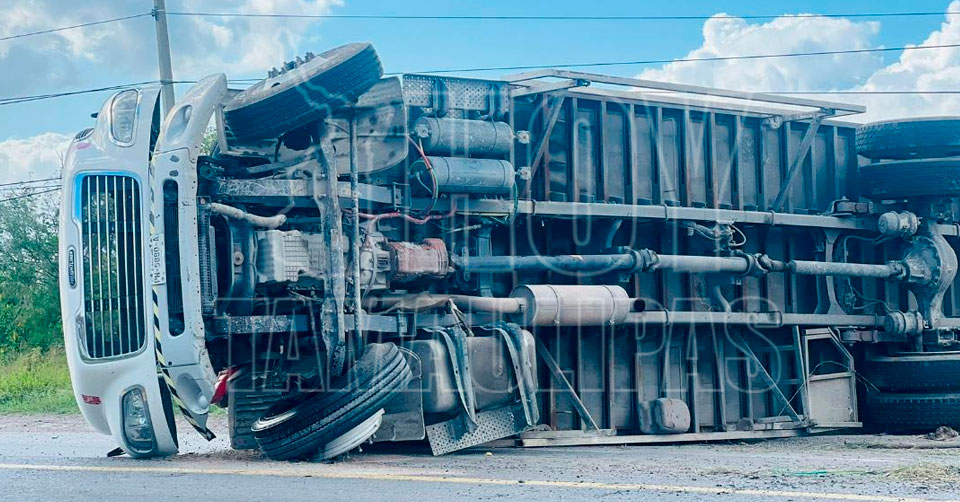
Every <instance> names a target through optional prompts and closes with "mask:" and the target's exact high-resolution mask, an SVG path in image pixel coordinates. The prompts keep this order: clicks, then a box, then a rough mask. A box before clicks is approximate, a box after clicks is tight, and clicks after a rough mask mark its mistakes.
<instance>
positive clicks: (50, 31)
mask: <svg viewBox="0 0 960 502" xmlns="http://www.w3.org/2000/svg"><path fill="white" fill-rule="evenodd" d="M152 15H153V12H144V13H141V14H133V15H130V16H123V17H115V18H112V19H102V20H100V21H91V22H89V23H80V24H74V25H70V26H61V27H59V28H50V29H49V30H39V31H31V32H27V33H19V34H17V35H8V36H6V37H0V42H3V41H5V40H13V39H16V38H23V37H32V36H34V35H45V34H47V33H56V32H58V31H66V30H73V29H77V28H86V27H88V26H97V25H100V24H107V23H117V22H120V21H127V20H129V19H136V18H138V17H146V16H152Z"/></svg>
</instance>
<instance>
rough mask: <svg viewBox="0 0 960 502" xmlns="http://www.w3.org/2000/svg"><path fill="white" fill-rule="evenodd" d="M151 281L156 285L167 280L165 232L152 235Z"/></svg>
mask: <svg viewBox="0 0 960 502" xmlns="http://www.w3.org/2000/svg"><path fill="white" fill-rule="evenodd" d="M150 282H151V283H152V284H153V285H154V286H157V285H160V284H165V283H166V282H167V267H166V264H165V263H164V259H163V234H157V235H151V236H150Z"/></svg>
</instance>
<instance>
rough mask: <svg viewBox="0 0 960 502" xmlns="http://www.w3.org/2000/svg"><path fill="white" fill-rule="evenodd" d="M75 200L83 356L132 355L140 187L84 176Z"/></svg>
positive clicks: (138, 327) (139, 302)
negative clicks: (80, 252)
mask: <svg viewBox="0 0 960 502" xmlns="http://www.w3.org/2000/svg"><path fill="white" fill-rule="evenodd" d="M79 196H80V200H79V201H78V202H79V204H80V224H81V233H82V235H83V293H84V295H83V296H84V318H85V320H86V329H85V332H84V335H83V338H84V343H85V346H86V353H87V356H88V357H90V358H92V359H101V358H110V357H117V356H122V355H124V354H129V353H131V352H136V351H138V350H139V349H140V348H141V347H143V344H144V341H145V338H144V336H145V332H146V326H145V320H144V310H143V309H144V307H143V305H144V301H143V295H144V289H143V287H144V285H143V235H142V230H141V221H140V185H139V184H138V183H137V181H136V180H135V179H134V178H132V177H129V176H122V175H93V176H84V177H83V179H82V182H81V186H80V193H79Z"/></svg>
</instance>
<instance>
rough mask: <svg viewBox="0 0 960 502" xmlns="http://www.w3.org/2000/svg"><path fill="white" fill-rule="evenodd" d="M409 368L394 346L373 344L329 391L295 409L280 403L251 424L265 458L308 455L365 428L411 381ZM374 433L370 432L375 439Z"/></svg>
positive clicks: (390, 344) (309, 398)
mask: <svg viewBox="0 0 960 502" xmlns="http://www.w3.org/2000/svg"><path fill="white" fill-rule="evenodd" d="M410 378H411V373H410V367H409V366H408V365H407V361H406V359H405V358H404V357H403V354H402V353H401V352H400V349H398V348H397V346H396V345H394V344H392V343H384V344H371V345H368V346H367V347H366V350H365V351H364V353H363V356H361V357H360V359H359V360H358V361H357V362H356V363H355V364H354V365H353V366H351V367H350V369H349V370H348V371H347V372H346V373H344V374H343V375H342V376H341V377H339V378H337V379H336V380H335V381H334V382H333V383H332V384H331V386H330V389H329V390H327V391H326V392H323V393H322V394H317V395H315V396H311V397H308V398H307V399H305V400H303V401H300V402H298V403H296V404H293V405H292V406H291V405H290V404H289V403H284V404H280V405H277V406H275V407H273V408H271V410H270V411H269V412H268V413H267V414H266V415H265V416H263V417H262V418H260V419H259V420H257V421H256V422H255V423H254V424H253V427H252V429H253V436H254V438H255V439H256V441H257V444H259V445H260V449H261V450H263V452H264V454H266V455H267V456H268V457H270V458H272V459H275V460H291V459H297V458H304V457H308V456H310V455H311V454H313V453H314V452H316V451H317V450H318V449H320V448H322V447H324V446H325V445H327V444H329V443H330V442H332V441H334V440H335V439H338V438H340V437H341V436H344V435H345V434H347V433H350V432H351V431H354V430H357V429H358V428H362V427H361V425H363V424H364V423H365V422H367V421H368V420H369V419H370V418H371V417H373V416H374V415H376V414H377V413H378V412H379V411H380V409H381V408H383V405H384V404H386V403H387V401H389V400H390V399H391V398H392V397H393V395H394V392H396V391H398V390H400V389H403V388H405V387H406V385H407V384H408V383H409V382H410ZM373 432H376V429H374V430H373V431H371V432H370V434H371V435H372V434H373Z"/></svg>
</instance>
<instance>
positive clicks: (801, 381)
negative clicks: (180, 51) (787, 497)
mask: <svg viewBox="0 0 960 502" xmlns="http://www.w3.org/2000/svg"><path fill="white" fill-rule="evenodd" d="M159 94H160V91H159V89H157V88H154V87H145V88H141V89H128V90H122V91H120V92H118V93H117V94H115V95H114V96H112V97H111V98H110V99H109V100H107V102H106V103H105V104H104V105H103V108H102V109H101V110H100V112H99V114H97V118H96V123H95V125H94V126H93V127H92V128H90V129H87V130H84V131H82V132H80V133H79V134H78V135H77V136H76V138H75V139H74V141H73V142H72V144H71V146H70V148H69V152H68V155H67V158H66V168H65V171H64V188H65V190H64V197H63V207H62V211H61V218H62V221H61V226H60V232H61V233H60V252H61V257H62V260H61V264H60V268H61V270H60V271H61V275H60V277H61V284H60V287H61V293H62V294H61V296H62V312H63V326H64V337H65V342H66V348H67V354H68V360H69V364H70V371H71V376H72V380H73V387H74V391H75V394H76V398H77V402H78V404H79V406H80V409H81V410H82V412H83V414H84V416H85V417H86V419H87V421H88V422H90V424H92V425H93V426H94V427H95V428H96V429H97V430H99V431H101V432H103V433H105V434H110V435H112V436H113V438H114V439H115V441H116V443H117V445H118V447H119V448H120V450H118V451H123V452H126V453H127V454H129V455H131V456H135V457H154V456H162V455H170V454H174V453H176V452H177V451H178V448H179V446H178V444H179V443H178V439H177V438H178V433H180V434H183V433H187V434H192V433H194V431H182V430H181V431H177V430H176V420H175V419H174V417H175V414H176V413H178V412H179V413H180V414H182V416H183V417H184V418H185V419H186V421H187V423H189V425H190V427H191V428H192V429H195V432H196V433H199V434H201V435H203V436H204V437H206V438H208V439H210V438H212V437H213V432H212V431H211V430H210V428H208V427H207V420H208V416H209V414H210V411H211V408H212V407H221V408H226V409H227V413H228V423H229V427H228V429H229V434H230V444H231V445H232V446H233V447H234V448H237V449H253V448H259V449H260V450H262V451H263V453H264V454H266V455H267V456H268V457H270V458H274V459H301V458H322V459H326V458H333V457H336V456H338V455H341V454H343V453H345V452H348V451H350V450H352V449H354V448H356V447H357V446H358V445H360V444H362V443H364V442H368V441H373V442H380V441H423V440H426V441H428V442H429V445H430V448H431V449H432V451H433V453H434V454H436V455H441V454H444V453H449V452H453V451H457V450H460V449H463V448H468V447H472V446H476V445H481V444H486V443H490V442H491V441H497V440H503V441H500V442H501V444H503V443H504V441H506V442H510V443H511V444H515V445H518V446H551V445H585V444H633V443H656V442H683V441H704V440H711V439H719V440H729V439H754V438H776V437H787V436H797V435H804V434H811V433H817V432H826V431H836V430H842V429H857V428H860V427H862V426H863V425H864V424H866V425H867V426H869V427H874V428H876V429H878V430H883V431H888V432H901V431H927V430H933V429H935V428H936V427H938V426H958V425H960V352H958V345H957V343H958V342H957V339H956V332H957V330H958V329H960V317H958V316H960V295H958V294H957V293H956V288H955V287H954V278H955V275H956V271H957V257H956V247H957V246H958V237H960V225H958V223H960V186H958V184H957V182H956V180H958V179H960V161H958V160H957V159H956V157H954V156H955V155H960V119H955V118H931V119H920V120H909V121H893V122H883V123H876V124H868V125H864V126H860V127H857V125H856V124H854V123H851V122H846V121H844V117H846V116H850V115H853V114H857V113H862V112H864V111H865V109H864V108H863V107H861V106H856V105H847V104H843V103H834V102H826V101H819V100H811V99H805V98H798V97H784V96H776V95H769V94H759V93H744V92H738V91H730V90H723V89H713V88H706V87H697V86H689V85H681V84H671V83H662V82H653V81H647V80H639V79H634V78H624V77H616V76H607V75H599V74H592V73H582V72H574V71H567V70H538V71H534V72H530V73H524V74H518V75H509V76H505V77H502V78H499V79H468V78H459V77H448V76H433V75H403V76H402V77H384V76H383V70H382V66H381V63H380V60H379V58H378V56H377V53H376V52H375V50H374V48H373V47H372V46H371V45H370V44H367V43H355V44H350V45H346V46H343V47H338V48H335V49H332V50H329V51H326V52H323V53H320V54H313V53H308V54H306V55H305V56H303V57H297V58H296V59H295V60H293V61H290V62H286V63H284V64H283V65H281V66H280V67H279V68H274V69H273V70H271V71H270V72H269V74H268V77H267V78H266V79H264V80H262V81H261V82H259V83H257V84H255V85H253V86H251V87H249V88H247V89H245V90H234V89H230V88H229V87H228V85H227V78H226V76H224V75H223V74H214V75H211V76H209V77H206V78H205V79H203V80H201V81H200V82H199V83H197V84H196V85H194V86H193V87H192V88H191V89H190V90H189V92H187V93H186V95H185V96H184V97H183V98H182V99H181V100H180V101H179V102H177V103H175V104H174V105H173V107H172V109H170V110H169V111H168V112H167V113H163V110H162V107H161V106H160V99H159V98H160V96H159ZM210 134H214V135H215V138H214V141H213V144H214V147H213V149H212V151H206V150H205V149H203V145H204V144H205V143H206V144H209V135H210ZM205 139H206V140H207V141H205Z"/></svg>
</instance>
